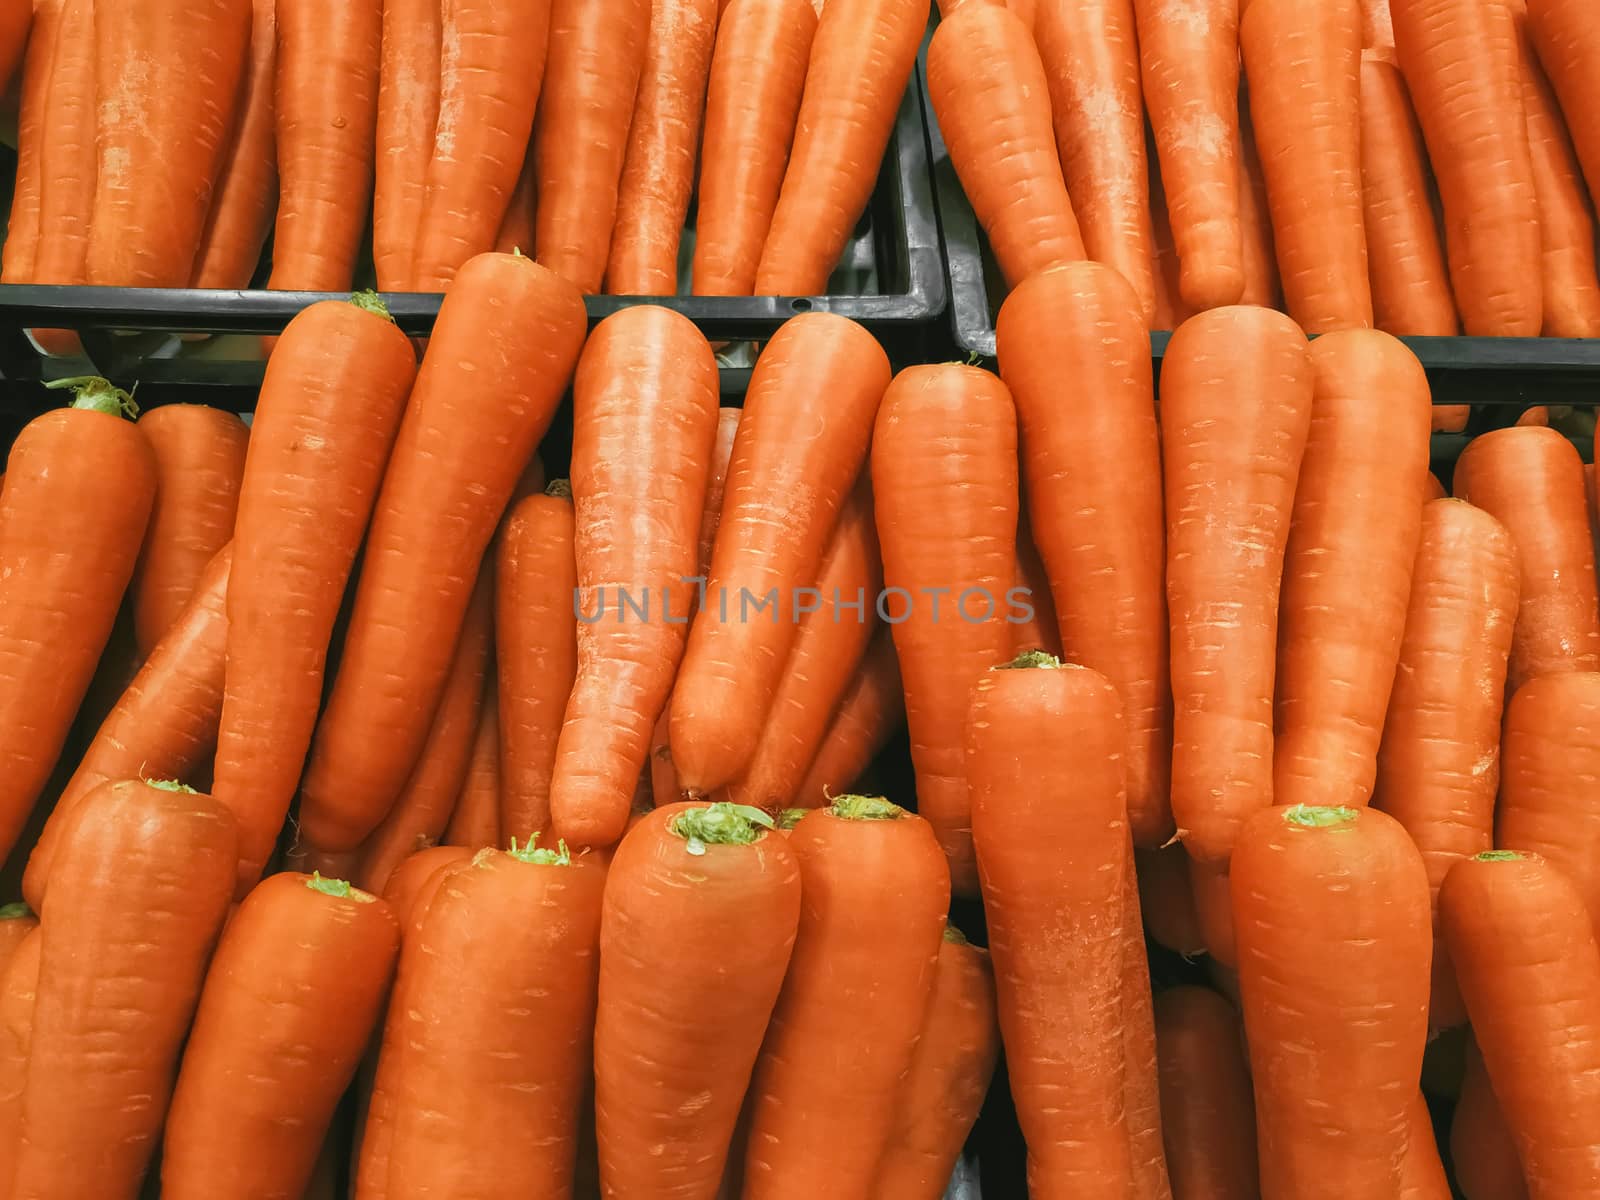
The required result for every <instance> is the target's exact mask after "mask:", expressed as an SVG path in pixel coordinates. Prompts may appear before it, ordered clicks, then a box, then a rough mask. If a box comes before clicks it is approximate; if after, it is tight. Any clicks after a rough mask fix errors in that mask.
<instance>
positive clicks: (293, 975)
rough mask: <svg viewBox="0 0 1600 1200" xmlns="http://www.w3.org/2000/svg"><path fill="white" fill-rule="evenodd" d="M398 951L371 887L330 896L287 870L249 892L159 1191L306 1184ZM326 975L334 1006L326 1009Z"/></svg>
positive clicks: (183, 1075) (195, 1042) (202, 1032)
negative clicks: (332, 984) (335, 994)
mask: <svg viewBox="0 0 1600 1200" xmlns="http://www.w3.org/2000/svg"><path fill="white" fill-rule="evenodd" d="M399 946H400V928H399V923H398V922H397V921H396V920H395V918H394V914H393V913H391V912H390V911H389V908H388V906H387V905H385V904H384V903H383V901H381V900H379V899H378V898H377V897H375V896H371V895H368V894H366V893H364V892H359V891H357V892H351V893H350V894H348V895H346V896H342V897H339V896H330V895H324V894H323V893H322V892H320V891H318V890H316V889H315V888H314V887H312V886H311V877H309V876H306V875H299V874H295V873H292V872H291V873H285V874H281V875H274V876H272V877H271V878H270V879H268V880H266V881H265V882H264V883H263V884H262V885H261V886H260V887H258V888H256V889H255V891H253V892H251V893H250V895H249V896H248V897H247V898H246V899H245V902H244V904H242V905H241V906H240V908H239V911H238V913H237V914H235V916H234V917H233V919H232V920H230V921H229V922H228V927H227V930H226V931H225V932H224V934H223V936H222V940H221V942H220V943H219V944H218V947H217V953H216V957H215V959H214V961H213V963H212V966H211V969H210V971H209V972H208V973H207V976H206V986H205V989H204V990H203V991H202V992H201V996H200V1006H199V1010H198V1012H197V1013H196V1015H195V1023H194V1032H193V1034H192V1035H191V1036H190V1038H189V1043H188V1046H187V1048H186V1049H185V1051H184V1055H183V1065H182V1067H181V1068H180V1070H179V1072H178V1083H177V1087H176V1090H175V1091H174V1092H173V1097H172V1108H171V1111H170V1113H169V1114H168V1117H167V1128H166V1136H165V1141H164V1142H163V1151H162V1162H161V1194H162V1195H163V1196H170V1197H172V1198H173V1200H183V1198H184V1197H190V1196H211V1195H215V1194H216V1193H217V1191H219V1190H225V1191H226V1192H227V1194H228V1195H231V1196H250V1197H262V1198H265V1197H272V1196H294V1195H298V1194H299V1193H300V1192H302V1191H303V1190H304V1189H305V1187H306V1185H307V1183H308V1182H309V1181H310V1178H311V1175H312V1173H313V1170H314V1168H315V1166H316V1162H317V1158H318V1155H319V1154H320V1152H321V1150H322V1143H323V1137H324V1134H326V1133H327V1126H328V1123H329V1122H330V1121H331V1120H332V1119H333V1112H334V1107H335V1106H336V1105H337V1104H338V1101H339V1097H340V1095H341V1094H342V1093H343V1092H344V1089H345V1088H346V1087H347V1086H348V1085H349V1082H350V1079H351V1077H352V1076H353V1075H354V1074H355V1070H356V1065H357V1062H358V1061H359V1059H360V1057H361V1052H362V1050H363V1049H365V1047H366V1044H367V1035H368V1034H369V1033H370V1032H371V1030H372V1028H373V1026H374V1024H375V1023H376V1022H377V1020H378V1017H379V1015H380V1012H381V1008H382V1003H383V999H384V996H385V993H386V992H387V991H388V987H389V978H390V976H391V975H392V974H393V972H394V964H395V955H396V953H397V952H398V950H399ZM331 976H337V978H338V980H339V985H338V986H339V1001H338V1003H337V1004H336V1005H328V1004H327V1003H326V1000H327V999H328V997H327V994H326V992H325V990H324V987H325V984H324V981H325V980H326V979H328V978H329V977H331ZM289 1047H292V1048H293V1049H294V1051H295V1053H293V1054H288V1053H285V1052H284V1051H285V1049H286V1048H289Z"/></svg>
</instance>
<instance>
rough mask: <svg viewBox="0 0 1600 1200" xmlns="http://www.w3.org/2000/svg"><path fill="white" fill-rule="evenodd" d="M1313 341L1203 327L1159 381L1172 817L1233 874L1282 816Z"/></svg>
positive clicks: (1217, 314) (1181, 343) (1220, 325)
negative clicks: (1240, 839)
mask: <svg viewBox="0 0 1600 1200" xmlns="http://www.w3.org/2000/svg"><path fill="white" fill-rule="evenodd" d="M1312 379H1313V369H1312V366H1311V359H1310V355H1309V353H1308V351H1307V347H1306V341H1305V337H1304V335H1303V334H1302V333H1301V331H1300V329H1299V327H1298V326H1296V325H1295V324H1294V322H1292V321H1290V320H1289V319H1288V318H1287V317H1283V316H1279V315H1278V314H1276V313H1271V312H1268V311H1266V310H1265V309H1254V308H1230V309H1223V310H1214V311H1212V312H1208V313H1203V314H1201V315H1200V316H1198V317H1195V318H1193V319H1191V320H1189V321H1187V322H1185V323H1184V325H1183V326H1182V327H1181V328H1180V329H1179V330H1178V331H1177V332H1176V333H1174V334H1173V336H1172V341H1171V342H1170V344H1169V345H1168V346H1167V353H1166V357H1165V359H1164V360H1163V363H1162V370H1161V416H1162V442H1163V451H1164V453H1163V460H1164V461H1163V466H1164V469H1165V473H1166V498H1167V499H1166V503H1167V602H1168V604H1169V606H1170V609H1171V616H1170V620H1171V625H1172V695H1173V706H1174V714H1173V733H1174V745H1173V755H1172V813H1173V816H1174V817H1175V818H1176V820H1177V824H1178V828H1179V829H1180V830H1181V831H1182V832H1181V833H1180V835H1179V836H1180V837H1181V838H1182V839H1183V843H1184V845H1185V847H1187V848H1188V850H1189V853H1190V854H1191V855H1192V856H1194V857H1195V858H1197V859H1200V860H1203V861H1208V862H1219V861H1222V860H1226V859H1227V857H1228V854H1229V853H1230V851H1231V850H1232V848H1233V840H1234V837H1235V836H1236V835H1237V833H1238V830H1239V827H1240V826H1241V825H1242V824H1243V823H1244V821H1245V819H1246V818H1247V817H1248V816H1249V815H1250V813H1251V812H1252V811H1254V810H1255V809H1257V808H1261V807H1264V806H1266V805H1268V804H1270V803H1271V802H1272V757H1273V752H1272V696H1273V685H1274V680H1275V676H1276V665H1275V652H1276V646H1277V627H1278V591H1279V581H1280V577H1281V575H1282V565H1283V556H1284V549H1285V546H1286V544H1287V542H1288V537H1289V524H1290V515H1291V509H1292V505H1293V501H1294V492H1295V481H1296V479H1297V477H1298V475H1299V471H1300V460H1301V456H1302V454H1303V452H1304V449H1305V444H1306V437H1307V432H1308V430H1309V428H1310V422H1311V407H1312V401H1311V393H1312Z"/></svg>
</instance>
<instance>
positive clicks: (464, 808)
mask: <svg viewBox="0 0 1600 1200" xmlns="http://www.w3.org/2000/svg"><path fill="white" fill-rule="evenodd" d="M444 840H445V841H447V842H449V843H450V844H451V845H452V846H471V847H474V848H477V847H482V846H494V845H497V844H498V843H499V841H500V701H499V697H498V695H497V691H496V684H495V681H494V680H493V679H490V680H489V688H488V691H487V692H486V693H485V694H484V698H483V715H482V716H480V717H479V718H478V733H477V737H475V738H474V739H473V742H472V754H471V757H470V758H469V759H468V761H467V773H466V778H465V779H464V780H463V781H462V783H461V795H460V797H459V798H458V799H457V800H456V810H455V812H454V813H453V814H451V817H450V827H449V829H447V830H446V831H445V835H444Z"/></svg>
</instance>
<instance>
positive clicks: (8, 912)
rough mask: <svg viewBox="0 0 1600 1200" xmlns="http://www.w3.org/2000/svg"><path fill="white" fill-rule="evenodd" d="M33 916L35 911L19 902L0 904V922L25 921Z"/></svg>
mask: <svg viewBox="0 0 1600 1200" xmlns="http://www.w3.org/2000/svg"><path fill="white" fill-rule="evenodd" d="M31 916H33V909H31V908H29V907H28V906H27V905H26V904H24V903H23V902H22V901H20V900H18V901H16V902H15V903H12V904H0V921H23V920H26V919H27V918H29V917H31Z"/></svg>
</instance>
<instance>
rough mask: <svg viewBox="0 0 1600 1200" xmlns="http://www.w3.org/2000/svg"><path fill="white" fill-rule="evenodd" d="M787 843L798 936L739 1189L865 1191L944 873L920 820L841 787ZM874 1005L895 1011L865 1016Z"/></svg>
mask: <svg viewBox="0 0 1600 1200" xmlns="http://www.w3.org/2000/svg"><path fill="white" fill-rule="evenodd" d="M787 844H788V846H789V848H790V849H791V850H792V851H793V853H794V857H795V859H796V861H797V862H798V863H799V865H800V879H801V884H802V888H801V895H800V923H799V932H798V934H797V935H796V937H795V943H794V957H793V961H792V963H791V966H790V971H789V975H788V978H786V979H785V980H784V985H783V991H782V992H781V993H780V995H779V997H778V1003H777V1007H776V1008H775V1009H774V1010H773V1013H772V1025H771V1027H770V1028H769V1029H768V1031H767V1038H766V1041H765V1043H764V1044H763V1045H762V1047H761V1057H760V1060H759V1061H758V1062H757V1063H756V1069H755V1076H754V1078H753V1079H752V1080H751V1084H750V1091H751V1094H752V1095H753V1097H754V1101H753V1104H754V1107H753V1108H752V1109H751V1118H750V1141H749V1144H748V1147H747V1149H746V1158H745V1170H744V1192H743V1194H744V1196H745V1197H746V1200H770V1198H771V1197H791V1196H792V1197H803V1196H816V1195H820V1194H821V1191H822V1189H823V1188H829V1187H831V1188H837V1189H838V1190H840V1191H841V1192H842V1193H843V1194H845V1195H863V1196H864V1195H868V1194H869V1193H870V1191H871V1188H872V1184H873V1181H874V1179H875V1178H876V1176H877V1169H878V1164H879V1162H880V1160H881V1159H882V1157H883V1154H884V1151H885V1149H886V1148H887V1147H888V1145H889V1141H890V1138H891V1137H892V1136H893V1133H894V1129H895V1119H894V1114H893V1109H892V1105H893V1103H894V1099H895V1096H896V1094H897V1093H898V1090H899V1088H898V1085H899V1082H900V1080H901V1079H902V1078H904V1077H905V1076H906V1075H907V1074H908V1073H909V1072H910V1070H911V1068H912V1063H913V1056H914V1054H915V1051H916V1047H917V1042H918V1040H919V1036H920V1033H921V1029H922V1026H923V1024H924V1022H925V1021H926V1014H927V1013H928V1010H929V1006H930V1004H931V1002H932V999H933V986H934V976H935V968H936V965H937V963H938V958H939V947H940V944H941V941H942V939H943V931H944V927H945V920H944V918H945V913H946V911H947V909H948V908H949V904H950V877H949V874H948V872H947V871H946V869H945V864H944V859H943V856H942V855H941V854H940V851H939V843H938V841H937V840H936V839H935V837H934V834H933V829H932V827H931V826H930V825H929V824H928V822H926V821H925V820H923V819H922V818H921V817H918V816H914V815H912V814H911V813H908V812H906V811H905V810H904V809H903V808H900V807H899V806H898V805H894V804H890V803H889V802H888V801H887V800H884V799H882V798H881V797H872V796H841V797H840V798H839V799H838V800H835V801H834V803H833V805H832V806H831V807H829V808H819V809H816V810H814V811H813V812H811V813H810V814H808V815H807V816H806V817H805V818H804V819H802V820H801V822H800V823H799V824H798V825H796V826H795V828H794V831H793V832H792V833H790V834H789V837H788V839H787ZM867 912H870V913H872V914H873V916H874V919H873V920H872V921H870V922H863V921H862V920H861V919H860V916H861V914H862V913H867ZM888 930H893V931H894V932H893V934H892V935H886V931H888ZM879 1011H882V1012H884V1013H888V1012H893V1013H897V1014H900V1016H901V1017H903V1018H904V1019H903V1020H897V1021H895V1022H893V1023H885V1022H881V1021H873V1020H863V1017H864V1016H865V1015H867V1014H872V1013H876V1012H879ZM835 1056H837V1058H835ZM833 1061H837V1062H847V1063H850V1064H851V1066H850V1069H849V1070H847V1071H839V1070H835V1069H833V1068H832V1067H831V1066H829V1065H828V1064H829V1063H830V1062H833Z"/></svg>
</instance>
